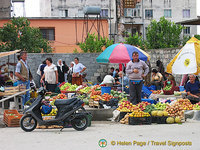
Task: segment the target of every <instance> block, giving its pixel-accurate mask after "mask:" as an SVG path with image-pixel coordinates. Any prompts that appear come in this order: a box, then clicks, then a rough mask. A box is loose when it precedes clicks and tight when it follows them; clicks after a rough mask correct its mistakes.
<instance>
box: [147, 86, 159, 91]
mask: <svg viewBox="0 0 200 150" xmlns="http://www.w3.org/2000/svg"><path fill="white" fill-rule="evenodd" d="M148 89H149V90H154V91H155V90H157V88H156V86H155V85H151V86H150V87H149V88H148Z"/></svg>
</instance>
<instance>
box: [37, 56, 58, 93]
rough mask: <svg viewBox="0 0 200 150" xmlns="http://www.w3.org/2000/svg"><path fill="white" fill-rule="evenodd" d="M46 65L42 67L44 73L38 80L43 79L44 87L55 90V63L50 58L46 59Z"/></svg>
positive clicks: (56, 80) (56, 78)
mask: <svg viewBox="0 0 200 150" xmlns="http://www.w3.org/2000/svg"><path fill="white" fill-rule="evenodd" d="M46 64H47V65H46V67H45V68H44V74H43V76H42V78H41V80H40V82H41V83H42V82H43V79H45V85H46V89H47V90H48V91H51V92H55V89H56V87H57V84H58V71H57V67H56V65H54V64H53V63H52V59H51V58H47V59H46Z"/></svg>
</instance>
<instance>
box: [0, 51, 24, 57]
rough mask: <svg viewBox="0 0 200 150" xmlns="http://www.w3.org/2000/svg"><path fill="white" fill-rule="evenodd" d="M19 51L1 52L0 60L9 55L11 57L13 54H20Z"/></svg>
mask: <svg viewBox="0 0 200 150" xmlns="http://www.w3.org/2000/svg"><path fill="white" fill-rule="evenodd" d="M20 51H21V50H15V51H9V52H1V53H0V58H1V57H5V56H9V55H13V54H15V53H18V52H20Z"/></svg>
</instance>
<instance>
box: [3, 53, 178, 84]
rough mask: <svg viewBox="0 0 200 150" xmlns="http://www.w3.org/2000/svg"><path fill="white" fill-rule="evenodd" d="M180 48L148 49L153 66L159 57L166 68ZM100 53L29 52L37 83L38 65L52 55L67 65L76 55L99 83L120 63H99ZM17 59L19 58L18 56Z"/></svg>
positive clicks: (11, 58) (5, 59)
mask: <svg viewBox="0 0 200 150" xmlns="http://www.w3.org/2000/svg"><path fill="white" fill-rule="evenodd" d="M179 50H180V49H157V50H148V51H147V53H149V54H150V55H151V59H150V62H151V66H152V68H156V61H157V60H158V59H159V60H161V61H162V62H163V64H164V67H165V68H166V66H167V64H168V63H169V62H170V61H171V60H172V59H173V58H174V56H175V55H176V54H177V53H178V51H179ZM98 55H99V53H74V54H69V53H67V54H58V53H55V54H53V53H51V54H35V53H29V54H28V64H29V66H30V68H31V72H32V74H33V77H34V80H35V82H36V83H37V81H38V80H39V77H38V76H37V74H36V71H37V68H38V66H39V65H40V64H41V63H42V61H43V60H45V59H46V58H47V57H51V58H52V60H53V63H54V64H57V61H58V59H62V60H63V61H65V62H66V64H67V65H69V64H70V62H71V61H73V60H74V58H75V57H78V58H79V60H80V62H81V63H83V64H84V65H85V66H86V67H87V70H86V72H87V79H88V80H91V81H92V82H94V83H97V77H98V76H101V78H103V77H104V76H105V75H106V74H107V73H108V71H109V68H110V67H111V66H114V67H115V68H118V64H109V65H108V64H99V63H97V62H96V58H97V56H98ZM9 60H10V62H14V55H12V56H9ZM7 61H8V57H4V58H1V60H0V64H3V63H5V62H7ZM16 61H17V58H16ZM10 70H13V71H14V67H13V66H10ZM175 77H176V81H177V82H178V83H179V82H180V80H181V76H180V75H175Z"/></svg>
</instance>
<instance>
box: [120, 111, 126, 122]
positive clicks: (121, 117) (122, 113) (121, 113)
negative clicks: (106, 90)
mask: <svg viewBox="0 0 200 150" xmlns="http://www.w3.org/2000/svg"><path fill="white" fill-rule="evenodd" d="M126 114H127V112H120V114H119V121H120V120H122V119H123V118H124V117H125V115H126Z"/></svg>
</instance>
